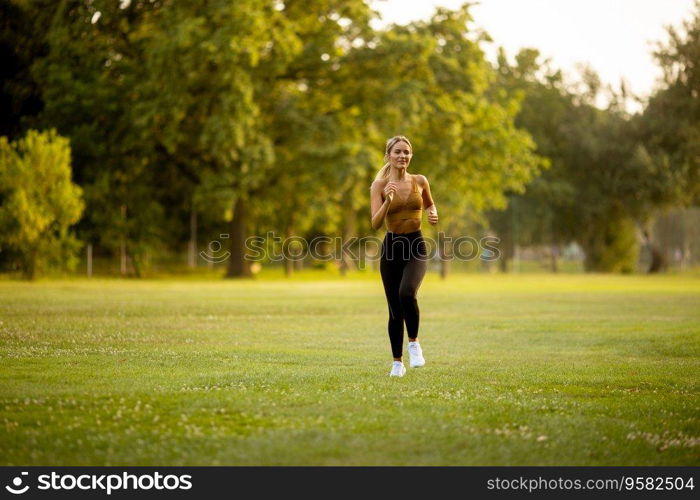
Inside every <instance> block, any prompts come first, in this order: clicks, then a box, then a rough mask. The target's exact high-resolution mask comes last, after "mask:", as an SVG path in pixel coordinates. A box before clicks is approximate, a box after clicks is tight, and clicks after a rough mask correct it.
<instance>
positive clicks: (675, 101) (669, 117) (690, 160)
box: [634, 1, 700, 272]
mask: <svg viewBox="0 0 700 500" xmlns="http://www.w3.org/2000/svg"><path fill="white" fill-rule="evenodd" d="M668 35H669V40H668V43H667V44H666V45H663V44H659V46H658V48H657V50H656V52H655V53H654V56H655V58H656V60H657V62H658V63H659V64H660V66H661V69H662V70H663V75H664V76H663V84H662V86H661V88H660V89H658V90H657V92H656V93H655V94H654V95H653V96H652V97H651V98H650V99H649V102H648V104H647V107H646V108H645V110H644V113H643V114H642V115H640V116H637V117H635V120H634V124H635V128H636V131H637V134H638V137H639V140H640V142H641V143H642V144H644V148H643V151H641V152H640V154H643V155H644V156H645V157H646V159H647V161H648V162H649V163H650V168H649V177H650V178H651V179H653V182H652V183H650V188H651V189H650V190H649V192H648V197H647V199H648V206H647V207H646V210H645V213H644V214H643V217H642V218H641V222H642V231H643V235H644V239H645V241H646V243H647V245H648V247H649V249H650V253H651V255H652V261H651V264H650V268H649V272H655V271H659V270H661V269H663V268H664V267H665V260H664V257H663V254H662V252H661V251H660V250H659V249H658V248H656V246H655V245H654V244H653V238H652V236H653V235H652V234H651V227H652V225H653V216H654V214H655V213H657V212H658V211H659V210H666V209H669V208H671V207H674V206H690V205H693V204H698V203H700V69H699V68H698V61H699V60H700V2H697V1H696V3H695V12H694V14H693V17H692V18H691V19H689V20H687V21H685V22H683V23H682V26H681V29H677V28H674V27H669V28H668Z"/></svg>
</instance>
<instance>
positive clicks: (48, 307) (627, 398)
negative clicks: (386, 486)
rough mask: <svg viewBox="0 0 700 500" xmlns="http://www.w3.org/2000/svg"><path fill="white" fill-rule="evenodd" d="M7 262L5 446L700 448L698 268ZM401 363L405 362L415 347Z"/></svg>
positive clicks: (619, 451) (182, 451)
mask: <svg viewBox="0 0 700 500" xmlns="http://www.w3.org/2000/svg"><path fill="white" fill-rule="evenodd" d="M419 304H420V307H421V338H422V345H423V349H424V353H425V357H426V360H427V365H426V366H425V367H424V368H420V369H408V372H407V374H406V376H405V377H403V378H402V379H390V378H389V377H388V373H389V369H390V364H391V356H390V350H389V341H388V337H387V334H386V319H387V308H386V304H385V301H384V296H383V290H382V288H381V282H380V279H379V276H378V274H374V275H372V274H370V275H369V276H368V278H367V279H347V280H340V279H337V280H323V281H308V280H306V281H305V280H296V279H295V280H290V281H285V280H256V281H223V280H221V281H176V280H151V281H135V280H94V281H89V280H74V281H71V280H66V281H46V282H39V283H23V282H12V281H2V282H0V465H700V396H699V392H698V389H699V385H700V384H699V382H700V278H698V277H697V276H687V277H683V276H658V277H648V276H603V275H590V276H589V275H545V274H543V275H535V274H523V275H513V276H502V275H500V276H499V275H493V276H492V275H454V276H451V277H450V278H449V279H448V280H447V281H444V282H442V281H440V279H439V278H438V277H437V276H435V275H433V274H431V275H429V276H428V277H426V279H425V281H424V283H423V286H422V288H421V290H420V294H419ZM406 364H407V365H408V363H407V362H406Z"/></svg>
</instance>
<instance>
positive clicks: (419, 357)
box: [408, 342, 425, 368]
mask: <svg viewBox="0 0 700 500" xmlns="http://www.w3.org/2000/svg"><path fill="white" fill-rule="evenodd" d="M408 355H409V357H410V358H411V361H410V363H409V364H410V365H411V368H418V367H419V366H423V365H425V358H424V357H423V349H421V348H420V344H419V343H418V342H409V343H408Z"/></svg>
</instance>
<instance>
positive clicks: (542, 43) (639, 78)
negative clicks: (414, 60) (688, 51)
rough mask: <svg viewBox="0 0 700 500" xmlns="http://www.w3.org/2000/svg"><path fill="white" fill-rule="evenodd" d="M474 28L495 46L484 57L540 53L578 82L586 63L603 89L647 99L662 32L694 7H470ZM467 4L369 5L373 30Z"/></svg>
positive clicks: (668, 0) (612, 1) (672, 3)
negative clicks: (625, 87)
mask: <svg viewBox="0 0 700 500" xmlns="http://www.w3.org/2000/svg"><path fill="white" fill-rule="evenodd" d="M471 1H472V2H473V3H476V2H479V5H476V6H474V7H472V9H471V13H472V16H473V17H474V19H475V26H474V27H479V28H483V29H485V30H486V31H487V32H488V33H489V34H490V35H491V38H493V40H494V44H493V45H494V48H493V49H492V50H488V49H487V47H485V49H487V54H489V57H490V58H491V59H492V58H493V54H495V47H497V46H503V47H504V48H505V49H506V53H507V54H508V56H509V57H511V58H512V56H514V55H515V53H517V52H518V50H519V49H520V48H521V47H532V48H536V49H539V51H540V53H541V54H542V55H543V56H544V57H547V58H551V59H552V63H553V66H554V67H556V68H561V69H563V70H564V71H565V72H566V73H567V74H570V75H575V74H577V72H576V70H575V67H576V64H577V63H582V62H587V63H589V64H590V65H591V66H592V67H593V69H595V70H596V71H597V72H598V74H599V75H600V77H601V79H602V80H603V82H604V83H610V84H613V85H614V86H615V87H618V86H619V85H618V84H619V82H620V79H621V78H624V79H625V80H626V81H627V83H628V84H629V87H630V88H631V90H632V92H633V93H635V94H637V95H640V96H642V97H646V96H648V95H649V93H650V92H651V91H652V89H653V87H654V84H655V81H656V79H657V78H658V77H659V76H660V75H661V72H660V70H659V69H658V67H657V66H656V64H655V62H654V60H653V58H652V56H651V50H652V47H653V42H654V41H656V40H664V41H665V40H666V34H665V33H666V32H665V29H664V27H665V26H666V25H669V24H672V25H674V26H679V25H680V22H681V21H682V20H684V19H689V18H690V16H691V14H692V12H693V0H471ZM463 3H464V0H371V1H370V4H371V5H372V8H373V9H375V10H377V11H379V12H380V14H381V15H382V22H381V23H377V24H376V26H375V28H379V27H382V26H384V25H386V24H390V23H399V24H405V23H408V22H410V21H413V20H417V19H429V18H430V16H431V15H432V14H433V13H434V12H435V8H436V7H437V6H441V7H447V8H450V9H455V8H457V7H459V6H460V5H461V4H463Z"/></svg>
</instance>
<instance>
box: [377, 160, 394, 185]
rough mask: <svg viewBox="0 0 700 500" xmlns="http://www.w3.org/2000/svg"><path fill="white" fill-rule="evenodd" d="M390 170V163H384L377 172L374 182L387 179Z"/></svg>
mask: <svg viewBox="0 0 700 500" xmlns="http://www.w3.org/2000/svg"><path fill="white" fill-rule="evenodd" d="M390 170H391V163H389V162H386V163H385V164H384V166H383V167H382V168H380V169H379V172H377V176H376V177H375V178H374V180H375V181H380V180H382V179H386V178H387V177H389V171H390Z"/></svg>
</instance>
